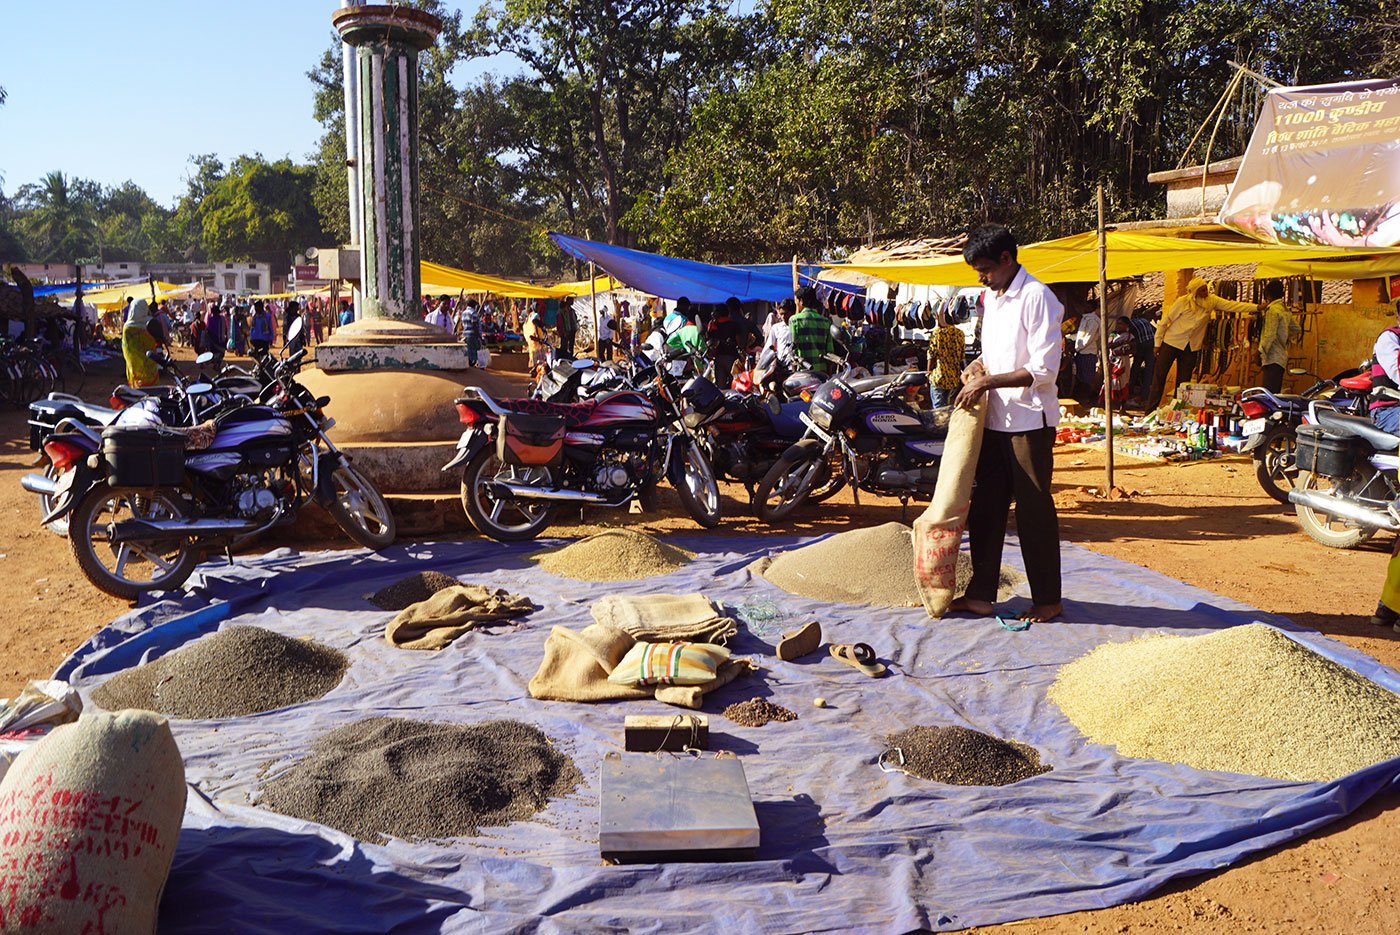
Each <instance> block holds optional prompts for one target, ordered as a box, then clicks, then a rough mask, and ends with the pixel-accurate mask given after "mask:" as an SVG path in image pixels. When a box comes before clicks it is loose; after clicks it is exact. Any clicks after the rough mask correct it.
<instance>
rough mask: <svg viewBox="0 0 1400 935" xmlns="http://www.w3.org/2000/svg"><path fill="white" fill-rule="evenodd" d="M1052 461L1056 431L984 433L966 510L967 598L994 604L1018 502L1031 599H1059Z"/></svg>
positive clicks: (1042, 601) (1018, 524) (1048, 601)
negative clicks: (969, 557) (969, 572)
mask: <svg viewBox="0 0 1400 935" xmlns="http://www.w3.org/2000/svg"><path fill="white" fill-rule="evenodd" d="M1054 465H1055V430H1054V429H1053V428H1041V429H1035V430H1033V431H1029V432H995V431H992V430H991V429H988V430H987V431H986V432H985V433H983V435H982V450H981V453H980V454H979V455H978V457H977V474H976V484H975V486H974V487H973V488H972V504H971V507H970V508H969V510H968V516H967V532H968V538H969V539H971V540H972V541H971V545H972V580H971V581H969V582H968V585H967V596H968V597H969V598H972V599H973V600H979V601H987V602H989V603H995V602H996V599H997V582H998V579H999V578H1000V577H1001V552H1002V547H1003V546H1004V545H1005V544H1006V524H1007V516H1008V513H1009V512H1010V509H1011V501H1012V500H1013V499H1014V500H1015V501H1016V534H1017V536H1018V537H1019V538H1020V540H1021V558H1022V560H1023V561H1024V562H1025V566H1026V579H1027V581H1028V582H1029V583H1030V588H1031V600H1032V601H1034V602H1035V603H1036V604H1058V603H1059V602H1060V521H1059V517H1058V516H1057V515H1056V514H1055V500H1054V498H1053V497H1052V496H1051V494H1050V475H1051V473H1052V471H1053V469H1054Z"/></svg>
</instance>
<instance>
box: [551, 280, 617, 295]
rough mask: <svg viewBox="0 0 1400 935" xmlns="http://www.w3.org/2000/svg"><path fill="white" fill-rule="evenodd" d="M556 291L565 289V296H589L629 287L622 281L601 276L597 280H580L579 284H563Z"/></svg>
mask: <svg viewBox="0 0 1400 935" xmlns="http://www.w3.org/2000/svg"><path fill="white" fill-rule="evenodd" d="M554 288H556V289H563V290H566V291H565V295H589V294H591V293H594V292H611V291H612V290H613V289H626V288H627V285H626V284H625V283H623V281H622V280H620V279H613V278H612V277H611V276H599V277H598V278H597V279H580V280H578V281H577V282H561V283H560V284H559V285H557V286H555V287H554Z"/></svg>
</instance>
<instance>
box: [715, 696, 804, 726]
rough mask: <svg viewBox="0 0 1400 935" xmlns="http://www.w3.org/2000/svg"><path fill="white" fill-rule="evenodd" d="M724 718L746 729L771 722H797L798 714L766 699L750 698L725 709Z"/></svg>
mask: <svg viewBox="0 0 1400 935" xmlns="http://www.w3.org/2000/svg"><path fill="white" fill-rule="evenodd" d="M724 716H725V717H727V718H729V720H731V721H733V722H734V723H735V724H742V725H743V726H745V727H762V726H763V725H764V724H767V723H768V722H769V721H795V720H797V713H796V712H795V711H789V710H788V709H787V708H784V707H783V706H782V705H775V704H773V702H771V701H769V700H767V699H766V698H750V699H749V700H748V701H740V702H736V703H735V704H732V705H730V706H729V707H727V708H725V709H724Z"/></svg>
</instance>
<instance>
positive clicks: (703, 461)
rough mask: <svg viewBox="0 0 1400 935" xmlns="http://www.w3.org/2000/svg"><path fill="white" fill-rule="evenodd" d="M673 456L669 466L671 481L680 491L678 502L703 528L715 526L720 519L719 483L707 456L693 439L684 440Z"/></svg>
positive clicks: (678, 491)
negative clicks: (683, 445)
mask: <svg viewBox="0 0 1400 935" xmlns="http://www.w3.org/2000/svg"><path fill="white" fill-rule="evenodd" d="M676 458H677V460H676V461H674V462H673V464H672V469H671V485H672V486H674V487H675V488H676V493H678V494H679V495H680V498H681V505H682V506H684V507H685V511H686V512H687V513H689V514H690V518H691V519H693V520H695V522H697V523H699V524H700V525H701V526H703V527H705V528H706V529H713V528H715V527H716V526H718V525H719V521H720V505H719V484H718V483H717V482H716V481H715V472H714V469H713V468H712V467H710V459H709V458H706V457H705V452H703V451H701V450H700V446H699V445H698V444H696V443H695V442H693V441H688V442H686V444H685V447H684V448H682V449H681V450H680V452H679V453H678V454H677V455H676Z"/></svg>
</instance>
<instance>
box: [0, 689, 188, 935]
mask: <svg viewBox="0 0 1400 935" xmlns="http://www.w3.org/2000/svg"><path fill="white" fill-rule="evenodd" d="M184 812H185V764H184V761H183V760H182V759H181V758H180V751H179V749H178V748H177V747H176V746H175V738H174V736H173V735H171V733H170V725H169V724H168V723H167V722H166V720H165V718H163V717H161V716H159V715H157V714H152V713H151V712H150V711H118V712H116V713H115V714H108V713H105V712H104V713H97V714H84V715H83V716H82V717H81V718H79V719H78V721H77V722H76V723H73V724H64V725H62V726H61V727H56V728H54V730H53V733H51V734H49V735H48V736H47V737H45V738H44V739H43V740H40V741H39V742H38V743H36V744H35V745H34V746H33V747H31V748H30V749H28V750H26V751H25V752H24V753H22V754H20V757H19V759H17V760H16V761H15V763H14V765H13V766H12V767H10V771H9V772H8V773H6V774H5V778H4V780H3V781H0V932H7V933H9V932H35V933H37V932H42V933H50V932H75V933H76V932H94V933H97V932H153V931H155V927H156V913H157V910H158V909H159V908H160V896H161V892H162V891H163V890H164V889H165V881H166V878H167V877H168V876H169V875H170V864H171V861H172V860H174V858H175V845H176V841H177V839H178V838H179V836H180V818H181V816H182V815H184Z"/></svg>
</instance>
